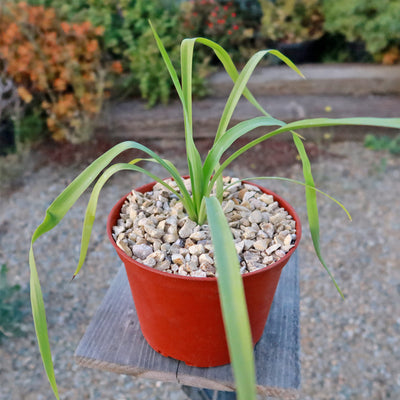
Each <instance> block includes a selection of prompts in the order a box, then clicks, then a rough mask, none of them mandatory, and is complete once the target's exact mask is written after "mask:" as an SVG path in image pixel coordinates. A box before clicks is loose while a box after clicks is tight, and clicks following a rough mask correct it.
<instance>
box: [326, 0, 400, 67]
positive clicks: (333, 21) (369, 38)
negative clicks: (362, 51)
mask: <svg viewBox="0 0 400 400" xmlns="http://www.w3.org/2000/svg"><path fill="white" fill-rule="evenodd" d="M323 12H324V15H325V29H326V30H327V31H328V32H331V33H341V34H343V35H344V36H345V37H346V39H347V40H349V41H351V42H353V41H362V42H364V43H365V46H366V49H367V50H368V51H369V52H370V53H371V54H372V55H373V56H374V57H375V58H376V59H377V60H381V59H382V58H383V54H384V53H385V52H386V51H388V50H389V49H390V48H391V47H392V46H396V47H399V46H400V2H399V1H398V0H369V1H365V0H336V1H332V0H324V2H323Z"/></svg>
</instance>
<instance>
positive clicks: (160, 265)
mask: <svg viewBox="0 0 400 400" xmlns="http://www.w3.org/2000/svg"><path fill="white" fill-rule="evenodd" d="M168 184H169V185H171V186H172V188H173V189H175V190H177V186H176V184H175V182H174V181H172V180H168ZM224 184H225V186H226V189H225V191H224V197H223V202H222V207H223V209H224V212H225V215H226V217H227V219H228V223H229V225H230V227H231V230H232V234H233V236H234V240H235V247H236V251H237V253H238V256H239V261H240V266H241V268H240V271H241V273H242V274H244V273H247V272H252V271H255V270H257V269H260V268H263V267H265V266H267V265H270V264H272V263H273V262H275V261H277V260H279V259H280V258H282V257H283V256H284V255H285V254H286V253H287V252H288V251H289V250H290V249H291V248H292V247H293V246H294V241H295V240H296V226H295V225H296V223H295V221H294V220H293V218H292V216H291V215H289V214H288V212H287V211H286V210H285V209H283V208H282V207H280V206H279V204H278V202H277V201H275V199H274V198H273V196H272V195H268V194H266V193H263V192H262V191H261V190H260V189H259V188H258V187H257V186H253V185H251V184H246V183H242V182H241V181H240V180H239V179H237V178H230V177H227V178H225V179H224ZM185 185H186V186H187V188H188V189H189V191H190V180H189V179H186V180H185ZM120 217H121V218H120V219H118V221H117V225H116V226H114V227H113V237H114V239H115V241H116V243H117V246H118V247H119V248H121V249H122V250H123V251H124V252H125V253H126V254H127V255H128V256H129V257H132V258H134V259H135V260H137V261H139V262H141V263H143V264H145V265H147V266H149V267H153V268H155V269H157V270H160V271H165V272H168V273H172V274H179V275H183V276H187V275H189V276H197V277H207V276H210V277H213V276H215V274H216V270H215V266H214V258H213V256H214V254H213V246H212V243H211V235H210V231H209V228H208V225H206V224H204V225H198V224H197V223H196V222H193V221H192V220H190V219H189V217H188V216H187V215H186V213H185V211H184V209H183V206H182V203H181V201H180V200H179V198H178V197H177V196H176V195H175V194H173V193H172V192H170V191H169V190H168V189H166V188H165V186H163V185H162V184H160V183H156V184H155V186H154V187H153V190H152V191H149V192H146V193H144V194H142V193H140V192H136V191H132V193H131V194H129V195H128V197H127V200H126V201H125V203H124V205H123V206H122V209H121V214H120Z"/></svg>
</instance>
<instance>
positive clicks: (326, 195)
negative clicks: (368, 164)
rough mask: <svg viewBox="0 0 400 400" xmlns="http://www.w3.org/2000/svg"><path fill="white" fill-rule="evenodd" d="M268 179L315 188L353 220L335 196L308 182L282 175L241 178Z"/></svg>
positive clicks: (251, 179) (250, 179)
mask: <svg viewBox="0 0 400 400" xmlns="http://www.w3.org/2000/svg"><path fill="white" fill-rule="evenodd" d="M268 179H270V180H277V181H284V182H289V183H295V184H296V185H302V186H304V187H306V188H310V189H313V190H315V191H316V192H318V193H320V194H322V195H323V196H325V197H327V198H328V199H329V200H332V201H333V202H334V203H336V204H337V205H338V206H339V207H340V208H341V209H342V210H343V211H344V212H345V213H346V215H347V217H348V218H349V220H350V221H352V218H351V215H350V213H349V211H348V210H347V208H346V207H345V206H344V205H343V204H342V203H341V202H340V201H339V200H336V199H335V198H334V197H332V196H330V195H329V194H328V193H325V192H323V191H322V190H320V189H317V188H316V187H312V186H309V185H307V184H306V183H304V182H300V181H298V180H296V179H290V178H283V177H280V176H251V177H249V178H242V179H240V181H257V180H268ZM233 185H236V182H235V183H231V184H230V185H227V186H225V187H224V189H225V190H226V189H227V188H229V186H233Z"/></svg>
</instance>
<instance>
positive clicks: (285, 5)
mask: <svg viewBox="0 0 400 400" xmlns="http://www.w3.org/2000/svg"><path fill="white" fill-rule="evenodd" d="M260 5H261V10H262V13H263V16H262V18H261V28H260V31H261V34H262V35H263V36H264V37H265V39H267V40H268V41H273V42H274V46H275V47H276V49H277V50H280V51H282V52H283V53H284V54H285V55H286V56H287V57H289V58H290V59H291V60H292V61H293V62H295V63H304V62H310V61H315V60H316V57H317V56H318V54H317V53H318V52H317V49H316V48H317V46H316V43H317V40H318V39H319V38H321V36H322V35H323V33H324V29H323V23H324V17H323V14H322V10H321V9H322V4H321V1H320V0H305V1H304V0H302V1H300V0H276V1H272V0H261V1H260Z"/></svg>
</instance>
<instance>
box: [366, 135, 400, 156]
mask: <svg viewBox="0 0 400 400" xmlns="http://www.w3.org/2000/svg"><path fill="white" fill-rule="evenodd" d="M364 146H365V147H366V148H368V149H371V150H375V151H380V150H387V151H389V153H391V154H393V155H400V135H397V136H395V137H393V138H392V137H388V136H375V135H371V134H368V135H367V136H365V139H364Z"/></svg>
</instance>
